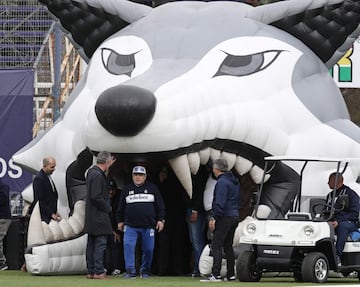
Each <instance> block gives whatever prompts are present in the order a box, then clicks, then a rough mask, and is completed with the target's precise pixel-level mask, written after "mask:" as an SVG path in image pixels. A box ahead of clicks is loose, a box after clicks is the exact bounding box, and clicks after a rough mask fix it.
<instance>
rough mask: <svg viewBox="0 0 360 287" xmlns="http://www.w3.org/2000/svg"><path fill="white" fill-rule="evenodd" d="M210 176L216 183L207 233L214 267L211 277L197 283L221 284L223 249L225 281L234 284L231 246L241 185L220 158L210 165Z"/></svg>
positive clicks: (233, 260)
mask: <svg viewBox="0 0 360 287" xmlns="http://www.w3.org/2000/svg"><path fill="white" fill-rule="evenodd" d="M213 173H214V175H215V177H216V178H217V183H216V185H215V190H214V199H213V202H212V217H211V219H210V221H209V229H210V230H212V231H213V239H212V243H211V247H212V254H213V258H214V263H213V267H212V270H211V274H210V276H209V277H208V278H207V279H205V280H200V281H202V282H208V281H210V282H211V281H213V282H216V281H221V276H220V270H221V262H222V249H224V252H225V255H226V267H227V274H226V280H228V281H233V280H235V274H234V265H235V256H234V250H233V247H232V244H233V238H234V233H235V229H236V227H237V225H238V222H239V201H240V183H239V180H238V178H237V177H236V176H235V175H234V174H233V173H232V172H231V171H229V170H228V163H227V161H226V159H223V158H219V159H215V160H214V161H213Z"/></svg>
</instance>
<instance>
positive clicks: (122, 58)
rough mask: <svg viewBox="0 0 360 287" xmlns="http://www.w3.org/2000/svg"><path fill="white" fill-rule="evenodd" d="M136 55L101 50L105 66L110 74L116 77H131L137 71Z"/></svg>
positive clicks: (105, 49)
mask: <svg viewBox="0 0 360 287" xmlns="http://www.w3.org/2000/svg"><path fill="white" fill-rule="evenodd" d="M136 53H137V52H136ZM136 53H133V54H129V55H122V54H118V53H117V52H115V51H113V50H111V49H107V48H103V49H102V50H101V56H102V61H103V65H104V67H105V69H106V70H107V71H108V72H109V73H111V74H114V75H127V76H129V77H131V73H132V71H134V69H135V54H136Z"/></svg>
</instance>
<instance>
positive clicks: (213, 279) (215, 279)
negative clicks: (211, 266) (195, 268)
mask: <svg viewBox="0 0 360 287" xmlns="http://www.w3.org/2000/svg"><path fill="white" fill-rule="evenodd" d="M200 282H221V276H220V275H219V276H214V275H212V274H210V276H209V277H208V278H206V279H201V280H200Z"/></svg>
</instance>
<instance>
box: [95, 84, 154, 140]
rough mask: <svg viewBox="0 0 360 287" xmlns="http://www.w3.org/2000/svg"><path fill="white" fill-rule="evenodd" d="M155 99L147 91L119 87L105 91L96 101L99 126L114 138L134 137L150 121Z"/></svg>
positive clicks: (124, 86) (130, 87)
mask: <svg viewBox="0 0 360 287" xmlns="http://www.w3.org/2000/svg"><path fill="white" fill-rule="evenodd" d="M155 107H156V98H155V96H154V94H153V93H152V92H150V91H149V90H146V89H143V88H139V87H135V86H129V85H119V86H116V87H112V88H109V89H107V90H105V91H104V92H103V93H102V94H101V95H100V97H99V98H98V99H97V101H96V105H95V113H96V116H97V118H98V120H99V122H100V123H101V125H102V126H103V127H104V128H105V129H106V130H107V131H108V132H110V133H111V134H113V135H115V136H134V135H136V134H137V133H139V132H140V131H141V130H142V129H144V128H145V127H146V125H147V124H148V123H149V122H150V121H151V119H152V117H153V116H154V113H155Z"/></svg>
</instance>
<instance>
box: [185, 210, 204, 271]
mask: <svg viewBox="0 0 360 287" xmlns="http://www.w3.org/2000/svg"><path fill="white" fill-rule="evenodd" d="M186 214H187V217H188V218H189V216H190V214H191V209H190V208H189V209H187V211H186ZM187 222H188V227H189V237H190V242H191V244H192V248H193V254H194V267H193V273H194V274H200V271H199V260H200V256H201V253H202V251H203V249H204V247H205V224H206V215H205V212H202V211H198V213H197V220H196V221H195V222H190V221H189V220H188V221H187Z"/></svg>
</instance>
